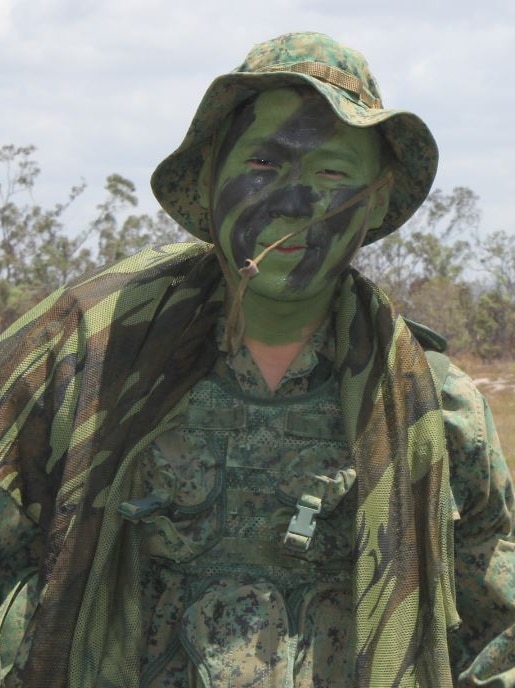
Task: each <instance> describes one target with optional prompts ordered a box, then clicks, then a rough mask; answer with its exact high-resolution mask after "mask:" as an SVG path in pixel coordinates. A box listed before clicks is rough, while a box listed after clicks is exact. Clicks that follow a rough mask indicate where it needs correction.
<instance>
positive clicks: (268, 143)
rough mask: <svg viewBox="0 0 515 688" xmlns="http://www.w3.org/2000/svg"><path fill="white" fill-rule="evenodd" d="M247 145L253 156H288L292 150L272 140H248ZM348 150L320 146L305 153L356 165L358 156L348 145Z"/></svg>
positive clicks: (324, 145)
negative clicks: (269, 154) (270, 154)
mask: <svg viewBox="0 0 515 688" xmlns="http://www.w3.org/2000/svg"><path fill="white" fill-rule="evenodd" d="M248 145H249V148H251V149H252V153H253V154H255V155H261V154H266V153H269V152H270V153H277V154H279V155H286V156H288V154H289V153H290V151H291V150H292V149H291V147H290V146H285V145H283V144H282V143H281V142H280V141H274V140H273V139H266V140H263V139H250V140H249V142H248ZM349 148H350V150H345V151H339V150H337V149H332V148H328V147H326V144H321V145H320V146H317V147H316V148H311V149H310V150H308V151H306V153H307V154H313V153H315V154H318V155H320V156H322V157H324V156H325V157H327V158H330V159H331V160H335V161H337V160H341V161H342V162H350V163H352V164H357V163H358V162H359V159H360V155H359V153H358V151H357V150H355V149H354V147H353V146H352V145H349Z"/></svg>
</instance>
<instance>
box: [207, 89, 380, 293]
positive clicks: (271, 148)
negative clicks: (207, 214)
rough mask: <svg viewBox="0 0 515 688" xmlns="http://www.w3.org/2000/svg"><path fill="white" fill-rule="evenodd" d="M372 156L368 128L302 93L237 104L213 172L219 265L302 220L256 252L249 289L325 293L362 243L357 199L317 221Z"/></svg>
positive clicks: (233, 262) (234, 261) (376, 153)
mask: <svg viewBox="0 0 515 688" xmlns="http://www.w3.org/2000/svg"><path fill="white" fill-rule="evenodd" d="M379 162H380V146H379V138H378V135H377V133H376V132H375V131H374V130H372V129H356V128H354V127H349V126H346V125H345V124H343V123H342V122H340V121H339V120H338V119H337V118H336V116H335V115H334V114H333V112H332V111H331V110H330V108H329V107H328V105H327V103H326V102H325V101H324V100H323V99H322V98H321V97H320V96H319V95H318V94H316V93H315V92H314V91H312V90H310V89H302V90H296V89H293V88H282V89H274V90H271V91H265V92H264V93H261V94H260V95H259V96H257V98H256V99H255V100H253V101H252V102H250V103H247V104H246V105H244V106H242V107H241V108H240V109H239V110H238V111H237V112H236V113H235V114H234V117H233V119H232V121H231V123H230V125H229V126H228V127H227V128H226V130H225V132H224V134H223V136H222V138H221V142H220V146H219V153H218V158H217V162H216V168H215V180H216V182H215V186H214V197H213V204H214V222H215V231H216V232H217V235H218V240H219V242H220V246H221V248H222V250H223V252H224V255H225V256H226V258H227V261H228V263H229V266H230V267H231V268H232V269H233V270H234V271H236V270H237V269H238V268H240V267H242V266H243V265H244V264H245V259H246V258H253V257H254V256H256V255H257V254H258V253H260V252H261V251H262V250H263V248H265V247H266V246H268V245H270V244H271V243H273V242H274V241H276V240H277V239H280V238H281V237H283V236H284V235H285V234H288V233H289V232H291V231H294V230H295V229H296V228H298V227H299V226H300V224H301V223H302V224H305V223H306V222H310V221H311V222H312V224H311V226H310V227H309V228H308V229H307V230H306V232H305V233H304V232H302V233H300V234H299V235H297V236H295V237H293V238H292V239H290V240H288V241H286V242H285V244H283V245H282V246H280V247H278V248H277V249H274V250H273V251H272V252H271V253H270V254H268V255H267V256H266V258H265V259H264V260H263V262H262V263H261V264H260V273H259V275H258V276H257V277H255V278H254V279H252V280H251V282H250V285H249V289H251V290H255V291H257V293H260V294H262V295H263V296H268V297H270V298H275V299H282V300H299V299H305V298H309V297H311V296H313V295H315V294H316V293H317V292H318V291H320V290H324V289H327V288H328V287H331V289H332V288H333V287H334V283H335V281H336V279H337V277H338V275H340V274H341V272H343V271H344V270H345V269H346V268H347V267H348V266H349V264H350V261H351V259H352V257H353V256H354V254H355V253H356V251H357V250H358V248H359V247H360V245H361V243H362V241H363V237H364V234H365V232H366V229H367V227H366V226H364V222H363V221H364V216H365V209H364V205H365V202H361V203H360V204H358V205H357V206H353V207H351V208H349V209H347V210H345V211H343V212H342V213H338V214H337V215H335V216H334V217H331V218H330V219H327V220H323V219H322V218H323V216H324V215H325V214H326V213H327V212H328V211H330V210H331V209H332V208H336V207H338V206H339V205H341V204H343V203H344V202H345V201H346V200H347V199H349V198H350V197H352V196H354V195H355V194H356V193H358V192H359V191H360V190H362V189H363V188H365V187H366V186H368V185H369V184H370V183H371V182H372V181H373V180H374V179H375V178H376V177H377V175H378V172H379V167H380V165H379ZM317 218H321V219H320V221H319V222H317Z"/></svg>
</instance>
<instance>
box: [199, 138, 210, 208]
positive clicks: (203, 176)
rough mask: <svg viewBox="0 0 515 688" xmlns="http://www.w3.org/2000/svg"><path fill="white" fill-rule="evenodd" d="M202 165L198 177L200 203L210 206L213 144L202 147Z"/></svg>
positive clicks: (203, 205) (206, 206)
mask: <svg viewBox="0 0 515 688" xmlns="http://www.w3.org/2000/svg"><path fill="white" fill-rule="evenodd" d="M201 154H202V160H203V162H202V166H201V168H200V173H199V178H198V181H199V183H198V192H199V202H200V205H201V206H202V207H203V208H205V209H206V210H207V209H208V208H209V187H210V185H211V183H210V182H211V146H210V145H208V144H205V145H204V146H202V148H201Z"/></svg>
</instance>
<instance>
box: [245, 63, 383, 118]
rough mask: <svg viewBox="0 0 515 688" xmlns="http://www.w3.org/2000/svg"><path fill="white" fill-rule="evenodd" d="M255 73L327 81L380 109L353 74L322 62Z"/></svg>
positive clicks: (377, 99)
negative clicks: (294, 73)
mask: <svg viewBox="0 0 515 688" xmlns="http://www.w3.org/2000/svg"><path fill="white" fill-rule="evenodd" d="M256 71H257V72H296V73H298V74H307V75H308V76H314V77H315V78H316V79H320V80H321V81H327V83H329V84H331V85H332V86H338V88H343V89H345V90H346V91H351V92H352V93H353V94H354V95H356V96H358V98H359V99H360V100H361V101H363V102H364V103H365V105H367V106H368V107H369V108H381V107H382V103H381V100H380V99H379V98H373V97H372V96H371V95H369V94H368V93H367V92H366V91H365V87H364V85H363V82H362V81H361V79H358V78H357V77H356V76H354V74H350V73H349V72H345V71H344V70H343V69H340V68H339V67H332V66H331V65H327V64H325V63H324V62H295V63H282V64H274V65H267V66H266V67H260V68H259V69H257V70H256Z"/></svg>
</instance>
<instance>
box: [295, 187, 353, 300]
mask: <svg viewBox="0 0 515 688" xmlns="http://www.w3.org/2000/svg"><path fill="white" fill-rule="evenodd" d="M363 189H365V186H359V187H349V188H347V189H341V190H340V191H339V192H338V193H336V194H335V196H334V199H333V201H332V202H331V204H330V206H329V208H328V210H332V209H333V208H337V207H338V206H339V205H343V204H344V203H345V202H346V201H348V200H349V199H350V198H352V197H353V196H354V195H355V194H357V193H360V191H362V190H363ZM364 203H365V201H360V202H359V203H357V204H356V205H355V206H351V207H350V208H347V209H346V210H343V211H342V212H341V213H338V214H337V215H334V216H333V217H330V218H329V219H327V220H325V221H324V220H323V221H322V222H317V224H316V225H313V226H312V227H310V228H309V230H308V235H307V245H308V249H307V250H306V252H305V253H304V256H303V257H302V259H301V260H300V261H299V264H298V265H297V266H296V267H295V268H294V269H293V270H292V271H291V273H290V275H289V276H288V285H289V286H290V287H291V289H293V290H295V291H296V290H299V289H302V288H303V287H305V286H306V285H307V284H308V283H309V281H310V279H311V277H312V276H313V274H314V273H316V272H318V270H319V269H320V268H321V266H322V264H323V262H324V260H325V259H326V258H327V255H328V253H329V249H330V246H331V242H332V240H333V238H334V237H335V236H342V235H343V234H344V233H345V231H346V229H347V227H348V226H349V224H350V222H351V220H352V217H353V216H354V213H355V212H356V210H357V208H360V207H362V206H363V205H364ZM353 243H354V242H353ZM346 257H347V251H346V252H345V255H344V256H342V263H345V262H346ZM332 273H333V270H331V275H329V274H328V277H329V276H331V277H333V276H334V275H333V274H332ZM337 274H339V271H338V272H337Z"/></svg>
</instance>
